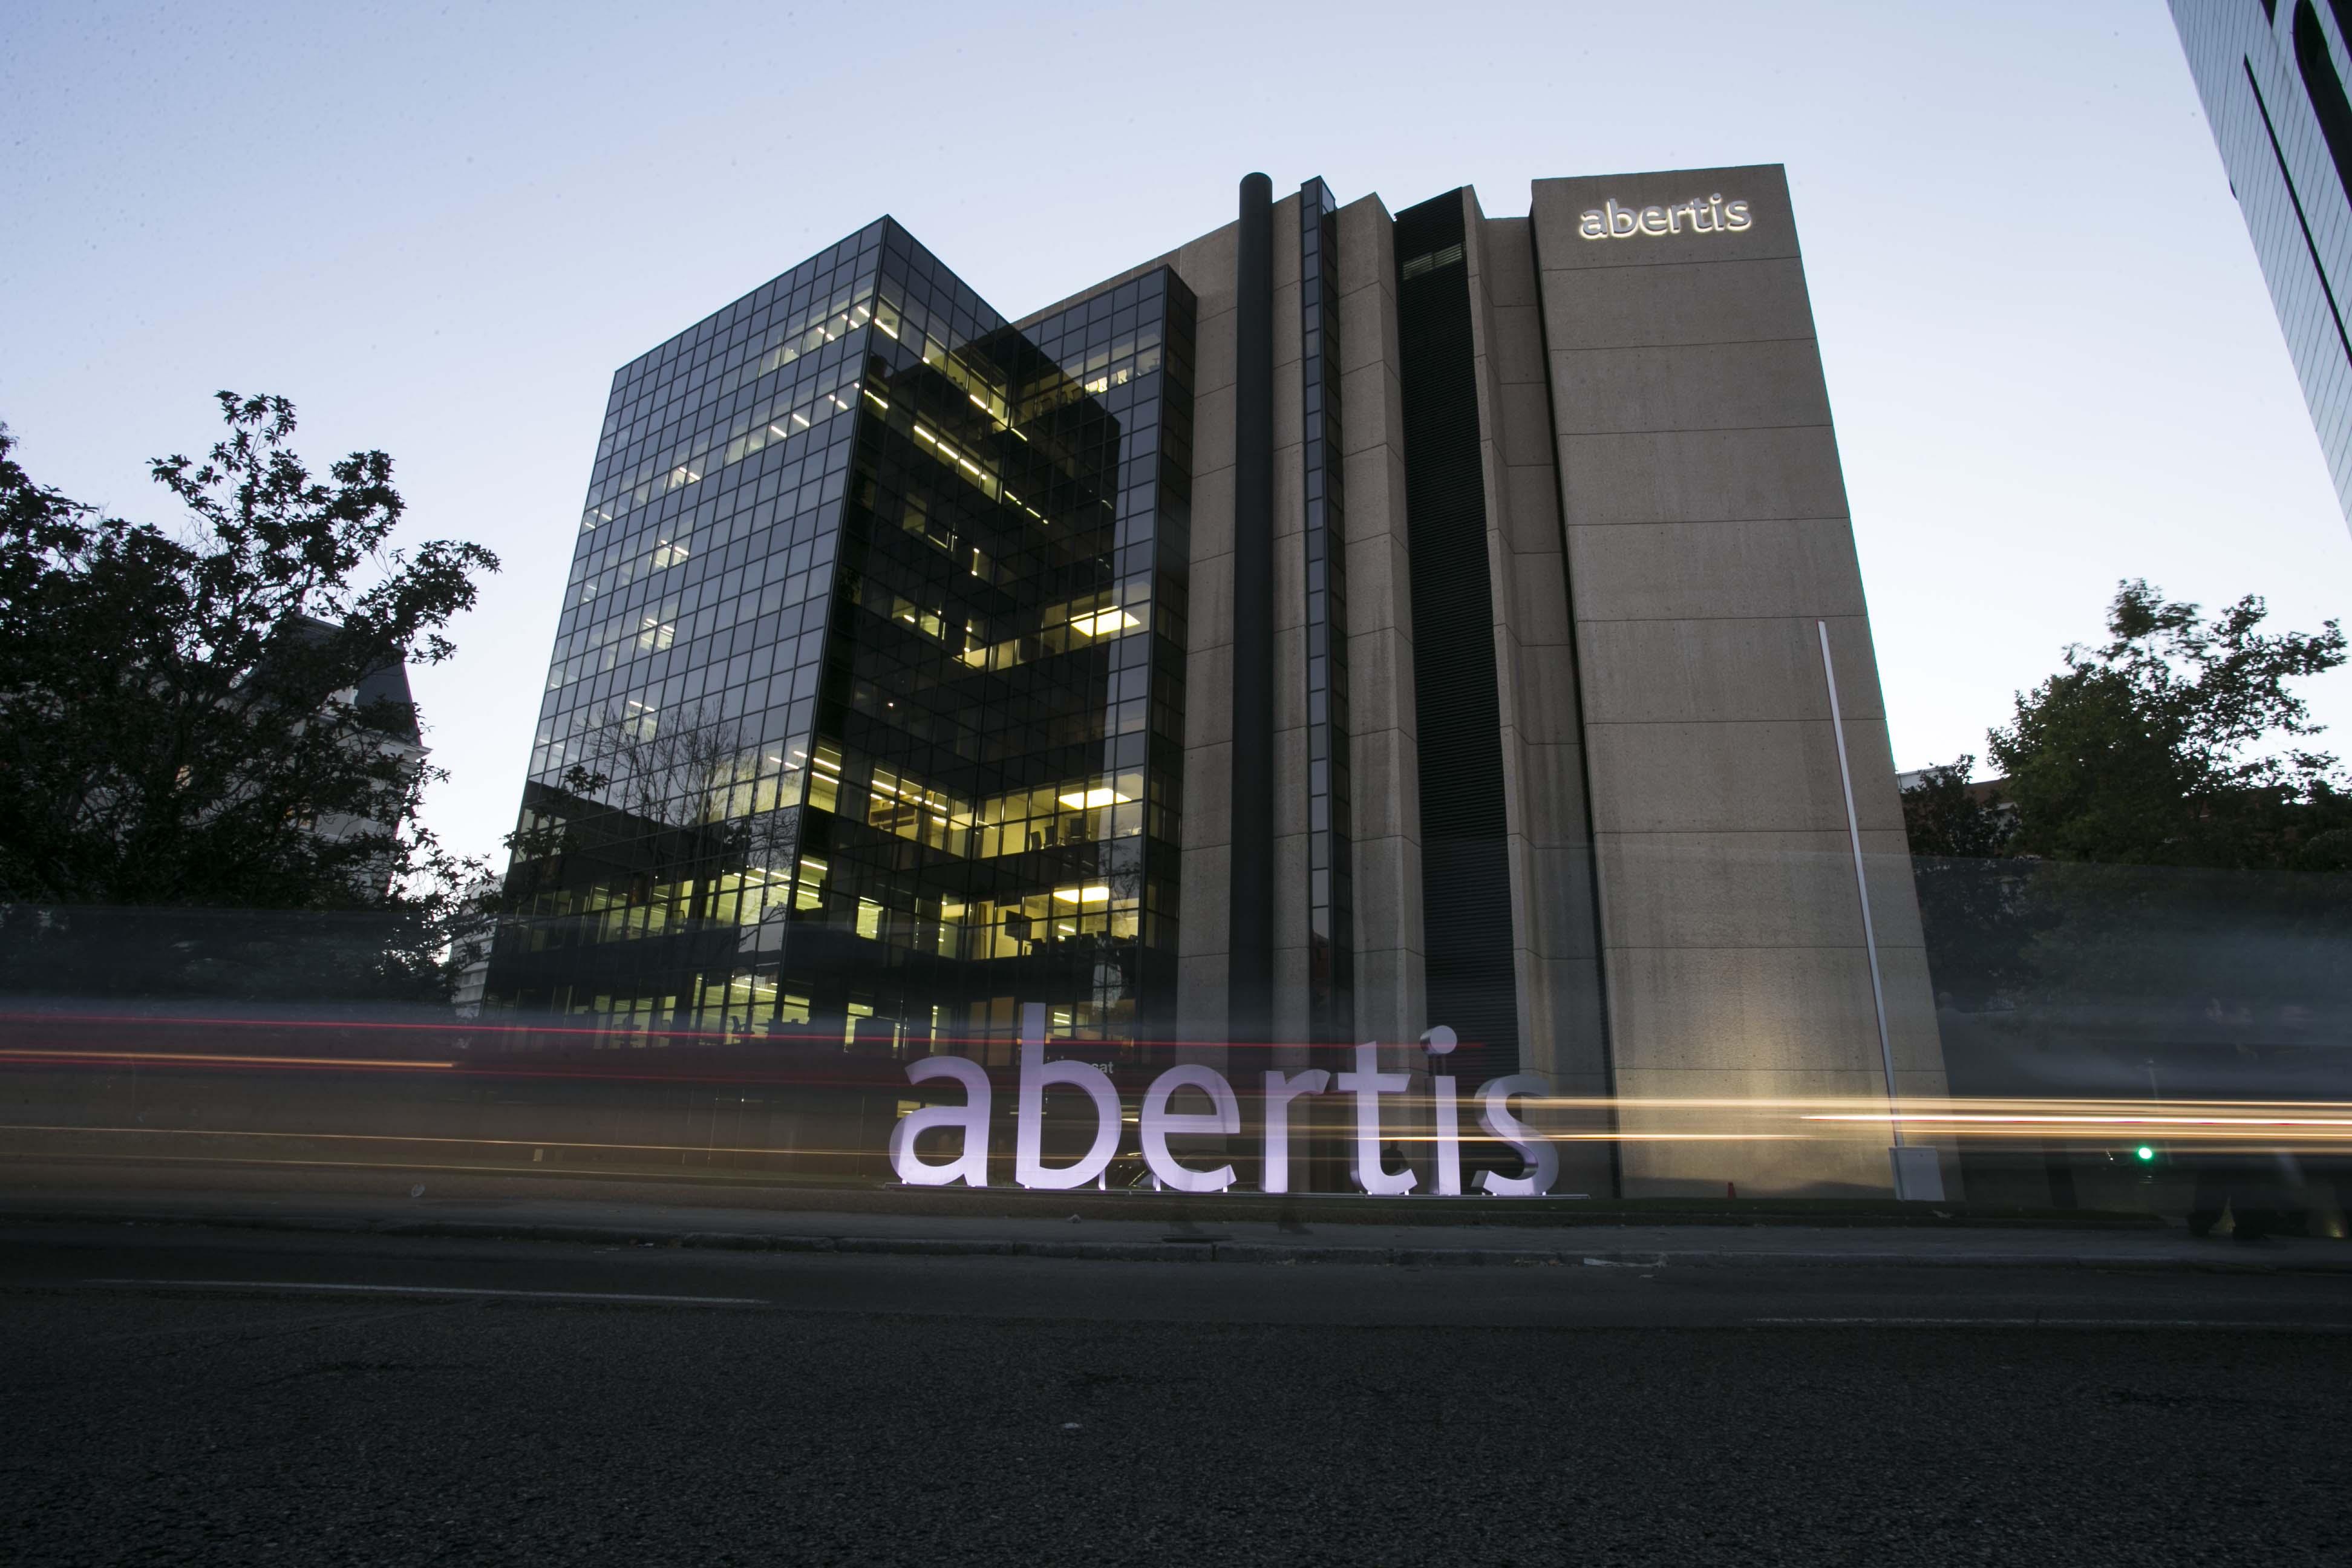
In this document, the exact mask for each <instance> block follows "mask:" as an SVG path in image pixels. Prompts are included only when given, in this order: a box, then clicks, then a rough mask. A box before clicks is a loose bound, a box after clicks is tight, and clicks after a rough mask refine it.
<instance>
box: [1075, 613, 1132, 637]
mask: <svg viewBox="0 0 2352 1568" xmlns="http://www.w3.org/2000/svg"><path fill="white" fill-rule="evenodd" d="M1142 624H1143V623H1142V622H1141V621H1139V620H1137V619H1136V618H1135V617H1134V616H1130V615H1129V614H1128V613H1127V612H1126V611H1125V610H1102V611H1099V612H1097V613H1096V614H1094V615H1091V616H1071V617H1070V625H1072V626H1076V628H1077V629H1078V630H1079V631H1081V632H1084V633H1085V634H1086V635H1087V636H1088V637H1110V636H1112V635H1113V634H1115V633H1118V632H1123V631H1125V630H1127V629H1128V628H1129V626H1141V625H1142Z"/></svg>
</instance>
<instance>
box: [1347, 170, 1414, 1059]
mask: <svg viewBox="0 0 2352 1568" xmlns="http://www.w3.org/2000/svg"><path fill="white" fill-rule="evenodd" d="M1397 355H1398V351H1397V314H1396V247H1395V242H1394V230H1393V227H1392V226H1391V223H1390V220H1389V211H1388V208H1387V207H1386V206H1385V205H1382V204H1381V199H1380V198H1379V197H1378V196H1365V197H1363V198H1362V199H1360V200H1359V201H1355V202H1351V203H1349V205H1346V206H1343V207H1341V208H1340V209H1339V363H1340V366H1341V374H1342V378H1343V379H1342V381H1341V383H1340V387H1339V408H1340V430H1339V437H1340V445H1341V447H1342V448H1343V449H1344V451H1345V453H1346V456H1347V469H1346V476H1345V478H1346V484H1347V497H1348V514H1347V520H1346V527H1347V540H1348V706H1349V746H1348V757H1349V772H1350V775H1351V778H1352V781H1353V784H1354V800H1353V812H1354V817H1355V830H1356V831H1355V837H1354V853H1355V872H1356V1033H1357V1035H1358V1036H1359V1037H1361V1038H1363V1039H1367V1040H1416V1039H1418V1038H1420V1037H1421V1032H1422V1031H1423V1029H1425V1028H1427V1027H1428V1026H1429V1006H1428V988H1427V982H1426V973H1425V971H1424V969H1423V962H1422V953H1423V950H1422V916H1421V752H1420V748H1419V746H1418V744H1417V743H1416V742H1415V740H1414V721H1413V681H1412V572H1411V570H1410V569H1409V567H1408V564H1407V562H1406V559H1405V510H1404V406H1403V403H1402V395H1401V393H1400V389H1399V384H1398V381H1397Z"/></svg>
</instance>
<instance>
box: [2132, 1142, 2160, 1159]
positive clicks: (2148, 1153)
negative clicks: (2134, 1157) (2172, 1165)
mask: <svg viewBox="0 0 2352 1568" xmlns="http://www.w3.org/2000/svg"><path fill="white" fill-rule="evenodd" d="M2134 1152H2136V1153H2137V1154H2138V1155H2139V1157H2140V1158H2141V1159H2143V1160H2153V1159H2155V1158H2156V1151H2155V1150H2153V1149H2151V1148H2149V1147H2148V1146H2147V1144H2145V1143H2143V1144H2141V1145H2140V1146H2139V1147H2138V1149H2137V1150H2136V1151H2134Z"/></svg>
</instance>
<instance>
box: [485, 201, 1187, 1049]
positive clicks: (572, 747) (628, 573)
mask: <svg viewBox="0 0 2352 1568" xmlns="http://www.w3.org/2000/svg"><path fill="white" fill-rule="evenodd" d="M1192 311H1193V305H1192V295H1191V293H1190V292H1189V291H1188V290H1187V289H1185V287H1184V285H1183V284H1182V283H1181V282H1180V281H1178V280H1177V279H1176V278H1175V277H1174V276H1173V275H1172V274H1171V273H1169V272H1168V271H1166V270H1165V269H1161V270H1157V271H1153V272H1150V273H1149V274H1147V275H1145V276H1142V277H1139V278H1136V279H1132V280H1130V281H1129V282H1127V283H1124V284H1122V285H1121V286H1120V287H1118V288H1117V289H1112V290H1109V291H1108V292H1106V293H1104V294H1101V295H1098V296H1097V297H1096V298H1094V299H1092V300H1088V301H1087V302H1086V303H1084V304H1082V305H1079V306H1076V307H1074V308H1073V309H1071V310H1067V311H1066V312H1063V313H1062V314H1060V315H1058V316H1055V317H1053V318H1050V319H1048V320H1046V321H1042V322H1038V323H1036V324H1034V325H1033V326H1032V327H1031V328H1030V329H1029V330H1028V331H1013V330H1011V329H1010V328H1009V327H1008V326H1007V324H1006V323H1005V321H1004V319H1003V317H1002V316H1000V315H998V314H997V313H996V312H995V311H994V310H991V309H990V308H989V306H988V305H987V304H986V303H984V302H983V301H982V300H980V299H979V297H978V296H976V295H974V294H973V293H972V292H971V289H968V288H966V287H965V286H964V285H963V284H962V283H961V281H960V280H959V279H956V277H955V276H954V275H953V274H952V273H950V272H949V271H948V270H947V268H944V267H942V266H941V265H940V263H939V262H938V261H937V260H936V259H934V258H932V257H931V256H930V255H929V253H928V252H927V251H925V250H924V249H923V248H922V247H920V246H919V245H917V244H916V243H915V242H914V241H913V240H912V239H911V238H909V237H908V235H907V233H906V232H905V230H903V229H901V228H900V227H898V225H897V224H895V223H893V222H891V221H890V220H888V219H884V220H882V221H880V222H877V223H876V224H874V225H873V226H870V227H868V228H866V229H865V230H864V231H862V232H861V233H859V234H856V235H854V236H852V237H849V238H847V239H845V240H843V241H842V242H841V243H840V244H838V245H836V246H835V247H832V248H830V249H828V250H826V251H825V252H824V253H823V254H821V255H819V256H816V257H814V258H811V259H809V260H808V261H806V262H803V264H802V265H800V266H799V267H796V268H793V270H792V271H790V272H787V273H785V274H784V275H783V276H782V277H780V278H778V279H775V280H773V281H772V282H771V283H769V284H767V285H766V286H765V287H763V288H761V289H757V290H755V291H754V292H752V293H751V294H748V295H746V296H744V297H743V298H742V299H740V300H737V301H736V302H735V303H734V304H732V305H730V306H729V307H727V308H726V309H725V310H720V311H719V312H718V313H717V314H716V315H713V316H711V317H709V319H708V320H706V321H702V322H701V323H699V324H698V325H697V326H696V327H694V328H693V329H691V330H690V331H686V332H682V333H680V334H679V335H678V336H677V337H676V338H674V339H672V340H671V341H670V342H667V343H665V344H663V345H662V346H661V347H660V348H658V349H656V350H655V351H654V352H652V353H648V354H646V355H645V356H644V357H643V358H641V359H639V360H637V361H635V362H634V363H631V364H629V365H627V366H625V367H624V368H623V369H622V370H621V372H620V373H619V374H617V375H616V376H615V377H614V384H613V392H612V396H611V399H610V401H609V403H608V405H607V408H606V414H605V418H604V433H603V437H602V439H601V441H600V442H599V444H598V447H597V455H596V465H595V468H594V472H593V477H592V479H591V480H590V487H589V497H588V505H587V509H586V510H585V512H584V513H583V517H582V520H581V525H580V535H579V542H578V545H577V547H576V550H575V553H574V556H573V561H572V575H571V581H570V584H569V586H568V588H567V591H566V599H565V606H564V611H563V616H562V623H561V624H560V626H559V627H558V630H557V638H556V644H555V650H554V656H553V658H552V660H551V665H550V668H549V671H548V679H547V693H546V698H545V700H544V703H543V705H542V707H541V718H540V724H539V733H538V736H537V740H536V744H535V748H534V750H533V752H532V756H531V767H530V783H529V784H528V785H527V787H526V790H525V798H524V803H523V818H522V825H521V832H520V836H519V838H518V847H517V853H516V857H515V859H514V863H513V867H512V869H511V871H510V873H509V887H510V890H511V891H512V893H513V894H514V895H515V897H516V900H517V902H518V907H519V910H520V918H518V919H516V920H513V921H509V923H507V924H506V926H505V927H504V928H503V929H502V931H501V932H500V936H499V942H498V945H497V950H496V953H495V955H494V958H493V962H492V965H491V969H490V973H489V975H488V995H487V998H486V1000H487V1003H488V1005H489V1006H490V1007H492V1008H509V1009H514V1008H520V1009H528V1010H530V1011H534V1012H541V1013H551V1014H556V1015H567V1016H582V1017H584V1018H586V1019H590V1020H593V1022H595V1023H596V1024H597V1025H598V1026H602V1027H606V1028H614V1027H617V1028H618V1029H620V1030H623V1031H634V1032H636V1033H640V1034H644V1033H662V1034H668V1035H672V1036H675V1035H677V1034H679V1033H686V1034H691V1035H693V1036H697V1037H706V1038H707V1037H733V1038H741V1037H756V1038H769V1037H777V1036H780V1035H782V1036H797V1037H814V1038H818V1039H828V1040H832V1041H835V1042H839V1043H841V1044H843V1045H845V1046H848V1047H853V1048H856V1049H859V1050H871V1051H879V1052H888V1053H892V1054H900V1053H906V1052H909V1051H911V1052H913V1053H915V1054H920V1053H922V1052H924V1051H927V1050H929V1049H931V1048H933V1047H934V1046H935V1045H941V1046H943V1045H944V1044H945V1043H946V1042H949V1041H956V1042H960V1043H961V1044H962V1046H963V1047H964V1048H970V1049H971V1050H973V1052H974V1054H977V1055H981V1056H982V1057H983V1058H1009V1053H1010V1050H1011V1041H1012V1039H1013V1029H1014V1026H1015V1004H1016V1001H1040V1000H1043V1001H1046V1002H1048V1003H1050V1005H1051V1017H1052V1020H1053V1028H1054V1032H1055V1034H1057V1035H1059V1036H1062V1037H1066V1038H1070V1039H1074V1040H1082V1041H1097V1042H1102V1043H1104V1045H1105V1046H1106V1047H1107V1048H1108V1049H1109V1052H1110V1054H1111V1055H1112V1056H1114V1057H1116V1056H1117V1055H1118V1054H1119V1051H1120V1049H1121V1048H1124V1047H1129V1046H1132V1045H1133V1044H1134V1043H1135V1042H1137V1041H1139V1040H1143V1039H1148V1038H1150V1037H1153V1036H1154V1035H1155V1034H1158V1035H1161V1036H1164V1035H1165V1034H1166V1032H1167V1030H1168V1028H1169V1022H1168V1016H1167V1015H1168V1008H1169V1002H1170V995H1171V974H1172V972H1173V965H1174V953H1175V948H1176V941H1177V930H1176V914H1175V909H1176V865H1175V852H1174V848H1173V846H1174V844H1175V843H1176V841H1177V839H1178V837H1179V835H1180V832H1181V811H1182V803H1181V800H1180V799H1179V798H1178V791H1179V789H1180V787H1181V779H1182V769H1181V746H1182V741H1183V724H1184V659H1183V648H1184V637H1185V632H1184V617H1185V612H1186V593H1187V580H1188V567H1189V559H1188V552H1189V542H1188V537H1187V522H1188V518H1187V500H1188V490H1189V485H1190V482H1191V453H1190V444H1191V439H1192V387H1191V374H1192V324H1193V322H1192Z"/></svg>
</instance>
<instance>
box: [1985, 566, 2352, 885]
mask: <svg viewBox="0 0 2352 1568" xmlns="http://www.w3.org/2000/svg"><path fill="white" fill-rule="evenodd" d="M2268 613H2269V612H2268V610H2267V609H2266V607H2265V606H2264V605H2263V601H2262V600H2261V599H2260V598H2258V597H2256V596H2254V595H2251V594H2250V595H2246V596H2245V597H2244V598H2242V599H2240V600H2239V601H2238V602H2237V603H2236V604H2234V605H2231V606H2229V607H2228V608H2227V609H2225V610H2223V611H2221V613H2220V614H2218V615H2215V616H2206V615H2205V614H2204V613H2203V612H2202V610H2200V607H2199V606H2197V605H2192V604H2182V603H2177V602H2173V601H2169V600H2167V599H2166V598H2165V597H2164V596H2163V595H2162V594H2161V593H2159V592H2158V590H2157V589H2155V588H2153V587H2151V586H2150V585H2149V584H2147V582H2145V581H2133V582H2127V583H2124V584H2120V585H2119V586H2118V587H2117V590H2116V597H2115V601H2114V603H2113V604H2112V605H2109V606H2108V610H2107V631H2108V639H2109V640H2108V641H2107V642H2106V643H2105V644H2104V645H2102V646H2099V647H2081V646H2079V645H2078V646H2075V647H2069V648H2068V649H2067V650H2066V653H2065V668H2063V669H2062V670H2060V671H2059V672H2058V673H2057V674H2055V675H2053V676H2052V677H2051V678H2050V679H2047V680H2045V681H2043V682H2042V684H2041V685H2040V686H2038V687H2036V688H2034V689H2033V690H2032V691H2031V692H2026V693H2021V694H2020V695H2019V697H2018V699H2017V705H2016V712H2015V715H2014V716H2013V718H2012V719H2011V721H2010V723H2009V724H2007V725H2005V726H2003V727H2001V728H2000V729H1996V730H1994V731H1992V732H1991V733H1990V736H1989V737H1988V741H1989V747H1990V757H1991V761H1992V763H1993V764H1994V765H1995V766H1996V767H1998V768H2000V770H2001V772H2002V773H2005V774H2006V775H2007V781H2008V782H2007V784H2006V785H2005V786H2004V787H2005V790H2006V793H2007V795H2008V798H2009V799H2010V800H2011V801H2013V802H2014V803H2015V805H2016V806H2017V814H2018V822H2017V826H2018V832H2017V840H2016V845H2015V848H2016V849H2017V850H2018V851H2019V852H2021V853H2024V854H2028V855H2035V856H2042V857H2045V858H2050V859H2055V860H2083V861H2093V862H2097V863H2099V864H2103V865H2141V866H2207V867H2216V868H2242V869H2253V868H2276V869H2292V868H2320V869H2328V868H2335V865H2336V864H2340V863H2341V850H2340V849H2337V848H2336V847H2333V846H2334V844H2336V843H2339V842H2340V840H2334V841H2329V842H2328V843H2322V842H2320V841H2321V840H2322V839H2323V838H2325V837H2326V835H2328V834H2331V833H2335V832H2338V831H2340V830H2342V829H2344V828H2346V827H2347V826H2352V800H2347V796H2346V795H2344V794H2343V793H2342V780H2341V779H2340V777H2339V776H2338V775H2337V773H2336V759H2335V758H2334V757H2332V756H2330V755H2328V754H2327V753H2326V752H2318V751H2314V750H2311V749H2309V748H2307V747H2305V746H2303V745H2300V744H2297V743H2296V742H2304V741H2307V740H2308V739H2309V738H2310V737H2312V736H2314V735H2316V734H2317V733H2318V732H2319V726H2317V725H2315V724H2314V723H2313V722H2312V721H2311V717H2310V710H2309V708H2308V707H2307V705H2306V704H2305V701H2304V700H2303V699H2302V698H2301V697H2299V696H2297V695H2296V694H2295V693H2294V691H2292V690H2290V689H2288V685H2287V683H2288V682H2289V681H2291V680H2295V679H2301V678H2305V677H2309V676H2314V675H2319V674H2323V673H2325V672H2326V671H2328V670H2331V669H2334V668H2336V667H2338V666H2339V665H2341V664H2343V663H2344V661H2345V657H2346V656H2345V639H2344V633H2343V631H2342V630H2341V629H2340V628H2339V626H2337V624H2336V622H2334V621H2329V622H2327V623H2326V625H2325V626H2324V627H2323V628H2322V629H2321V630H2320V631H2318V632H2316V633H2305V632H2282V633H2271V632H2265V631H2263V629H2262V626H2263V621H2264V619H2265V618H2266V617H2267V616H2268ZM2315 861H2316V862H2318V863H2317V864H2315ZM2330 862H2333V863H2332V864H2331V863H2330Z"/></svg>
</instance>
